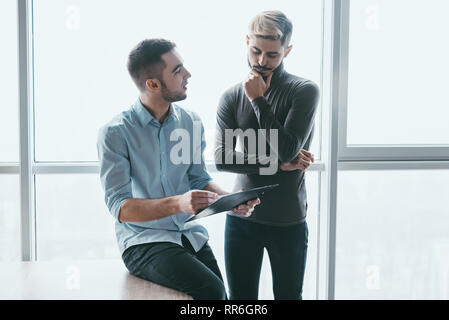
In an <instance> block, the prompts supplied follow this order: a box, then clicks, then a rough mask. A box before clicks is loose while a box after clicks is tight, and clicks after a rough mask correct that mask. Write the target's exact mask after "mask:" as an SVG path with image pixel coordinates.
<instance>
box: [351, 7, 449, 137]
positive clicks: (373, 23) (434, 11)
mask: <svg viewBox="0 0 449 320" xmlns="http://www.w3.org/2000/svg"><path fill="white" fill-rule="evenodd" d="M448 10H449V2H448V1H446V0H434V1H428V2H423V1H419V0H395V1H382V0H359V1H351V10H350V11H351V12H350V14H351V18H350V38H349V40H350V42H349V96H348V135H347V138H348V144H449V130H447V119H448V118H449V96H448V95H447V94H446V91H447V74H448V73H449V60H448V59H447V57H448V56H449V42H448V41H447V30H448V29H449V20H448V19H447V12H448Z"/></svg>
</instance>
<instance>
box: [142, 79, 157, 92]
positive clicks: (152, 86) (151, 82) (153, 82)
mask: <svg viewBox="0 0 449 320" xmlns="http://www.w3.org/2000/svg"><path fill="white" fill-rule="evenodd" d="M145 86H146V87H147V89H148V90H150V91H158V90H159V89H160V88H161V82H160V81H159V80H158V79H154V78H151V79H147V81H145Z"/></svg>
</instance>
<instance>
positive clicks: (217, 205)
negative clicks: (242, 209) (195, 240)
mask: <svg viewBox="0 0 449 320" xmlns="http://www.w3.org/2000/svg"><path fill="white" fill-rule="evenodd" d="M278 186H279V185H278V184H274V185H269V186H265V187H259V188H254V189H250V190H246V191H242V192H236V193H231V194H228V195H225V196H222V197H220V198H218V199H217V200H216V201H214V202H213V203H212V204H211V205H209V206H208V207H207V208H204V209H203V210H201V211H200V212H199V213H197V214H196V215H194V216H192V217H190V218H189V219H188V220H187V221H186V222H189V221H193V220H198V219H200V218H204V217H207V216H210V215H214V214H217V213H221V212H225V211H231V210H232V209H233V208H235V207H238V206H239V205H241V204H243V203H246V202H248V201H250V200H254V199H257V198H258V197H260V196H262V195H263V194H264V193H265V192H268V191H271V190H273V189H274V188H276V187H278Z"/></svg>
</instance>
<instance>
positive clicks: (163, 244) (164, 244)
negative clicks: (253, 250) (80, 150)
mask: <svg viewBox="0 0 449 320" xmlns="http://www.w3.org/2000/svg"><path fill="white" fill-rule="evenodd" d="M127 67H128V71H129V73H130V75H131V78H132V79H133V81H134V82H135V84H136V85H137V87H138V89H139V91H140V96H139V99H138V100H137V101H136V102H135V103H134V105H133V106H132V107H131V108H130V109H129V110H127V111H124V112H122V113H121V114H119V115H117V116H116V117H114V118H113V119H112V120H111V121H110V122H108V123H107V124H106V125H105V126H103V127H102V128H101V129H100V132H99V135H98V141H97V149H98V157H99V161H100V176H101V183H102V186H103V189H104V191H105V202H106V205H107V207H108V209H109V211H110V213H111V214H112V216H113V217H114V218H115V220H116V223H115V231H116V236H117V241H118V245H119V248H120V252H121V254H122V258H123V260H124V263H125V265H126V267H127V268H128V270H129V271H130V272H131V273H132V274H134V275H136V276H138V277H141V278H144V279H147V280H150V281H153V282H155V283H159V284H161V285H164V286H166V287H170V288H173V289H176V290H179V291H181V292H184V293H186V294H188V295H190V296H192V297H193V298H194V299H225V298H226V292H225V288H224V285H223V279H222V276H221V273H220V270H219V268H218V265H217V262H216V260H215V257H214V255H213V253H212V250H211V249H210V247H209V245H208V244H207V241H208V233H207V231H206V229H205V228H204V227H203V226H201V225H198V224H196V223H195V222H189V223H186V220H187V219H188V218H189V217H190V216H191V215H192V214H196V213H197V212H198V211H199V210H201V209H203V208H205V207H207V206H208V205H209V204H211V203H212V202H214V201H215V200H216V199H217V198H218V197H220V196H222V195H225V194H227V192H226V191H224V190H222V189H221V188H219V187H218V186H217V185H216V184H215V183H213V182H212V179H211V177H210V176H209V174H208V173H207V172H206V168H205V164H204V157H203V151H204V148H205V141H204V138H203V135H204V129H203V126H202V123H201V120H200V118H199V117H198V116H197V115H196V114H195V113H194V112H191V111H187V110H185V109H183V108H181V107H179V106H177V105H175V104H174V103H173V102H176V101H180V100H183V99H185V98H186V97H187V96H186V91H187V87H186V85H187V80H188V79H189V78H190V76H191V75H190V73H189V72H188V71H187V69H186V68H185V67H184V65H183V63H182V59H181V57H180V56H179V54H178V53H177V51H176V50H175V44H174V43H172V42H170V41H167V40H163V39H149V40H144V41H142V42H140V43H139V44H138V45H137V46H136V47H135V48H134V49H133V50H132V51H131V53H130V55H129V57H128V65H127ZM258 203H260V201H259V199H257V200H254V201H250V202H248V203H246V204H243V205H240V206H238V207H237V208H234V210H233V211H234V213H236V214H238V215H242V216H249V215H250V214H251V212H252V211H253V210H254V206H255V205H257V204H258Z"/></svg>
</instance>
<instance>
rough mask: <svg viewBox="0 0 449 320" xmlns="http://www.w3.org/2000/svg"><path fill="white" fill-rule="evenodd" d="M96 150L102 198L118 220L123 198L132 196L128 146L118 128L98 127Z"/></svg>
mask: <svg viewBox="0 0 449 320" xmlns="http://www.w3.org/2000/svg"><path fill="white" fill-rule="evenodd" d="M97 152H98V160H99V163H100V179H101V185H102V187H103V191H104V193H105V197H104V200H105V203H106V206H107V207H108V209H109V212H110V213H111V214H112V216H113V217H114V218H115V219H116V220H117V221H119V214H120V208H121V206H122V204H123V202H124V201H125V200H127V199H129V198H132V188H131V175H130V172H131V169H130V168H131V166H130V162H129V154H128V148H127V146H126V142H125V141H124V139H123V138H122V137H121V136H120V132H119V131H118V128H116V127H106V128H102V129H100V132H99V134H98V140H97Z"/></svg>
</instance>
